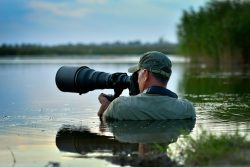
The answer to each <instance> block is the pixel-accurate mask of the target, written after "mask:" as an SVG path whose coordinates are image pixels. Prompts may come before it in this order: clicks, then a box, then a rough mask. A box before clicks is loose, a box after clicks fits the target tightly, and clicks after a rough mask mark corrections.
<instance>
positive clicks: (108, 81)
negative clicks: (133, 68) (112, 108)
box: [55, 66, 139, 98]
mask: <svg viewBox="0 0 250 167" xmlns="http://www.w3.org/2000/svg"><path fill="white" fill-rule="evenodd" d="M137 78H138V76H137V73H133V74H132V75H131V76H128V75H127V74H126V73H114V74H109V73H105V72H101V71H95V70H93V69H91V68H89V67H87V66H80V67H77V66H76V67H75V66H62V67H61V68H60V69H59V70H58V71H57V73H56V78H55V80H56V85H57V87H58V88H59V89H60V90H61V91H63V92H74V93H79V94H84V93H87V92H89V91H93V90H95V89H114V92H115V94H114V98H116V97H118V96H120V94H121V93H122V91H123V90H124V89H129V94H130V95H136V94H138V93H139V86H138V83H137Z"/></svg>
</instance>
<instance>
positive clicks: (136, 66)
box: [128, 65, 140, 73]
mask: <svg viewBox="0 0 250 167" xmlns="http://www.w3.org/2000/svg"><path fill="white" fill-rule="evenodd" d="M139 69H140V68H139V66H138V65H135V66H132V67H130V68H128V72H129V73H134V72H136V71H138V70H139Z"/></svg>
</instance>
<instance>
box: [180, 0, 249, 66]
mask: <svg viewBox="0 0 250 167" xmlns="http://www.w3.org/2000/svg"><path fill="white" fill-rule="evenodd" d="M178 38H179V44H180V48H181V52H182V53H183V54H186V55H189V56H192V57H193V58H194V59H202V58H205V57H212V58H213V59H215V60H217V61H218V62H220V63H224V61H227V60H231V63H232V61H234V62H243V63H250V1H249V0H227V1H216V0H211V1H209V2H208V3H207V4H206V5H205V6H204V7H200V9H199V10H198V11H194V10H193V9H192V8H191V9H190V10H189V11H184V12H183V15H182V18H181V22H180V24H179V25H178Z"/></svg>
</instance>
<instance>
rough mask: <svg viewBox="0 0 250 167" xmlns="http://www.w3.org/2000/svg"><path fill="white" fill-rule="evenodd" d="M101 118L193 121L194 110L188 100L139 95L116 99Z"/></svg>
mask: <svg viewBox="0 0 250 167" xmlns="http://www.w3.org/2000/svg"><path fill="white" fill-rule="evenodd" d="M103 116H104V117H106V118H111V119H116V120H167V119H195V110H194V107H193V105H192V104H191V103H190V102H189V101H188V100H184V99H177V98H173V97H169V96H160V95H150V94H147V93H141V94H139V95H137V96H130V97H124V96H121V97H118V98H117V99H115V100H114V101H113V102H112V103H111V104H110V105H109V107H108V108H107V110H106V111H105V112H104V115H103Z"/></svg>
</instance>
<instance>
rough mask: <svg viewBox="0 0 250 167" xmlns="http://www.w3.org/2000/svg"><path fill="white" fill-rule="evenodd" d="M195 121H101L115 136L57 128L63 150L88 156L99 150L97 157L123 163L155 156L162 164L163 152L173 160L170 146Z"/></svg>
mask: <svg viewBox="0 0 250 167" xmlns="http://www.w3.org/2000/svg"><path fill="white" fill-rule="evenodd" d="M194 125H195V121H194V120H169V121H113V122H106V123H104V124H103V125H101V127H103V126H106V129H108V130H109V131H110V132H111V133H112V134H113V136H104V135H101V134H97V133H92V132H91V131H90V130H89V129H88V128H86V127H82V126H78V127H77V126H71V125H64V126H62V127H61V128H60V129H59V131H58V132H57V136H56V145H57V147H58V149H59V150H60V151H64V152H71V153H79V154H81V155H82V156H84V157H89V155H90V153H95V155H97V156H96V157H95V158H101V159H106V160H108V161H111V162H112V163H114V164H119V165H131V166H136V165H135V163H136V164H138V162H137V160H139V159H140V161H141V160H142V159H141V158H144V160H147V161H149V160H150V159H151V160H152V161H154V159H152V158H154V157H155V160H157V165H158V166H159V164H158V163H159V156H160V159H161V160H164V161H168V162H170V159H169V158H168V157H167V156H166V148H167V146H168V145H169V144H170V143H173V142H175V141H176V140H177V139H178V137H180V136H181V135H184V134H188V133H190V132H191V131H192V129H193V128H194ZM102 131H103V128H102ZM98 153H99V155H98ZM102 153H110V155H109V156H108V155H107V154H102ZM145 157H146V158H145ZM163 163H165V162H163ZM149 164H151V166H154V165H153V164H152V163H149ZM144 165H145V164H144ZM157 165H156V166H157ZM165 165H166V164H165Z"/></svg>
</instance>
